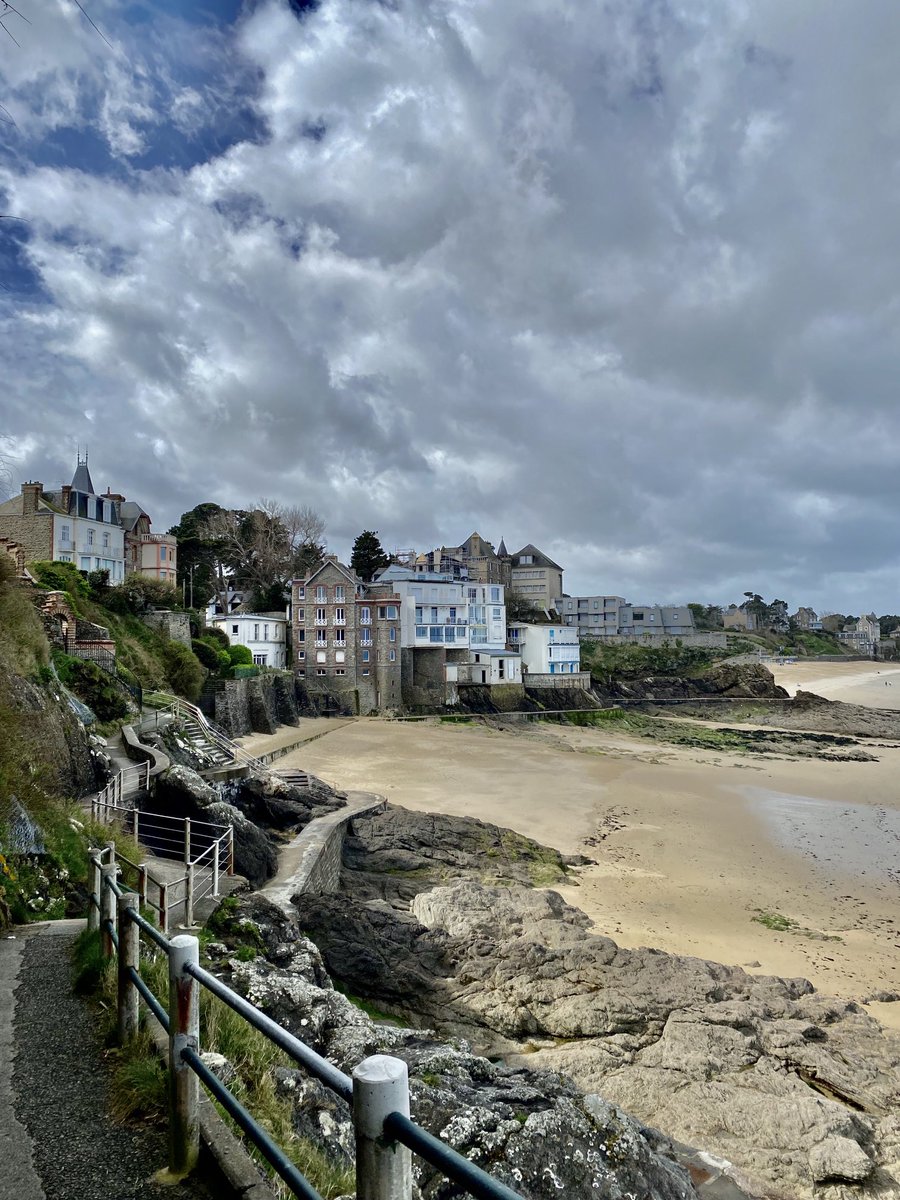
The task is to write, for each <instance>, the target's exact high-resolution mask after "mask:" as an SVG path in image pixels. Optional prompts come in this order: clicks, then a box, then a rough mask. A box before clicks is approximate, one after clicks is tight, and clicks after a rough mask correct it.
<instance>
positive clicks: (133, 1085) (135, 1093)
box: [110, 1029, 168, 1121]
mask: <svg viewBox="0 0 900 1200" xmlns="http://www.w3.org/2000/svg"><path fill="white" fill-rule="evenodd" d="M167 1086H168V1079H167V1073H166V1068H165V1067H164V1066H163V1063H162V1060H161V1059H160V1057H159V1055H158V1054H157V1052H156V1047H155V1045H154V1044H153V1039H152V1038H151V1037H150V1034H149V1033H148V1032H147V1030H145V1029H142V1030H141V1031H140V1032H139V1033H138V1035H137V1037H135V1038H132V1040H131V1041H130V1042H129V1043H128V1045H127V1046H123V1047H121V1048H120V1049H119V1050H117V1051H116V1052H115V1067H114V1069H113V1077H112V1083H111V1086H110V1109H111V1111H112V1115H113V1117H114V1118H115V1119H116V1120H117V1121H131V1120H134V1119H135V1118H137V1117H146V1118H149V1119H150V1120H154V1119H158V1118H161V1117H163V1116H164V1115H165V1114H166V1111H167V1108H168V1096H167Z"/></svg>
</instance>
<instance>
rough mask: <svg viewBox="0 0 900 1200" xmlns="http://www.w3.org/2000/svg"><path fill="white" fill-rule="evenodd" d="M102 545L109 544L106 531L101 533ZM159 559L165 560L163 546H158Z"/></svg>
mask: <svg viewBox="0 0 900 1200" xmlns="http://www.w3.org/2000/svg"><path fill="white" fill-rule="evenodd" d="M103 545H104V546H108V545H109V534H108V533H104V535H103ZM159 561H160V562H165V561H166V548H165V546H160V548H159Z"/></svg>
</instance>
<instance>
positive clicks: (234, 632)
mask: <svg viewBox="0 0 900 1200" xmlns="http://www.w3.org/2000/svg"><path fill="white" fill-rule="evenodd" d="M238 633H240V626H239V625H232V627H231V636H232V637H237V635H238Z"/></svg>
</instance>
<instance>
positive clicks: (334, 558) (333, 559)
mask: <svg viewBox="0 0 900 1200" xmlns="http://www.w3.org/2000/svg"><path fill="white" fill-rule="evenodd" d="M337 560H338V556H337V555H336V554H326V555H325V557H324V558H323V559H322V562H333V563H336V562H337Z"/></svg>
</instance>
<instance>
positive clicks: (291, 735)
mask: <svg viewBox="0 0 900 1200" xmlns="http://www.w3.org/2000/svg"><path fill="white" fill-rule="evenodd" d="M356 719H357V718H355V717H301V718H300V720H299V722H298V724H296V725H284V726H282V727H281V728H280V729H278V730H277V732H275V733H248V734H247V735H246V736H245V737H239V738H235V739H234V740H235V742H237V744H238V745H239V746H240V747H241V749H242V750H246V751H247V753H248V754H268V753H270V752H271V751H272V750H280V749H282V747H284V746H302V745H303V743H304V742H311V741H313V739H314V738H319V737H321V736H322V735H323V734H324V733H332V732H333V731H334V730H336V729H340V728H341V727H342V726H343V725H350V724H352V723H353V721H355V720H356Z"/></svg>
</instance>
